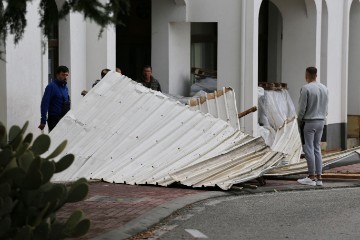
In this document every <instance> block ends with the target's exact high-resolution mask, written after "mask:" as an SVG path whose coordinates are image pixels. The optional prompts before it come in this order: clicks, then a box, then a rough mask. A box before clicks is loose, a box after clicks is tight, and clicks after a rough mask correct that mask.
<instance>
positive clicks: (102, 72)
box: [100, 68, 111, 78]
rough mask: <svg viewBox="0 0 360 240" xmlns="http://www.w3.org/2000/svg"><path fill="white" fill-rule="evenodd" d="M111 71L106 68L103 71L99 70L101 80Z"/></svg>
mask: <svg viewBox="0 0 360 240" xmlns="http://www.w3.org/2000/svg"><path fill="white" fill-rule="evenodd" d="M110 71H111V70H110V69H107V68H105V69H103V70H101V73H100V74H101V78H104V77H105V75H106V74H107V73H108V72H110Z"/></svg>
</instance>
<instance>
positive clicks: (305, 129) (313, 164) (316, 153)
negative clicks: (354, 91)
mask: <svg viewBox="0 0 360 240" xmlns="http://www.w3.org/2000/svg"><path fill="white" fill-rule="evenodd" d="M316 78H317V69H316V68H315V67H308V68H307V69H306V72H305V80H306V82H307V84H306V85H304V86H303V87H302V88H301V90H300V100H299V111H298V121H299V126H300V130H301V139H302V143H303V149H304V153H305V158H306V161H307V165H308V174H309V176H308V177H306V178H303V179H299V180H298V182H299V183H300V184H304V185H311V186H316V185H317V186H322V179H321V174H322V156H321V148H320V141H321V137H322V133H323V129H324V125H325V119H326V116H327V113H328V102H329V99H328V89H327V88H326V87H325V85H323V84H321V83H320V82H318V81H316Z"/></svg>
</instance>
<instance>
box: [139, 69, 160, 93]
mask: <svg viewBox="0 0 360 240" xmlns="http://www.w3.org/2000/svg"><path fill="white" fill-rule="evenodd" d="M138 82H139V83H141V84H142V85H144V86H145V87H148V88H151V89H152V90H155V91H159V92H161V87H160V83H159V81H158V80H156V79H155V78H154V77H153V76H152V69H151V66H145V67H144V68H143V75H142V76H141V78H140V80H139V81H138Z"/></svg>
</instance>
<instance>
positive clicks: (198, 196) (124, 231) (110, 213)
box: [58, 164, 360, 240]
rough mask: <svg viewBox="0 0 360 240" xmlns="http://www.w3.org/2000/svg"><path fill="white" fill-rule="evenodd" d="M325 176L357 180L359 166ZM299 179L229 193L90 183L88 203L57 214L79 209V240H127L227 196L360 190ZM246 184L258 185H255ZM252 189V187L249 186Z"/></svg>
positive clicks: (339, 182) (345, 183)
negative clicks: (82, 220)
mask: <svg viewBox="0 0 360 240" xmlns="http://www.w3.org/2000/svg"><path fill="white" fill-rule="evenodd" d="M327 172H328V174H342V175H339V176H340V177H341V176H349V174H354V175H356V176H360V174H359V173H360V164H356V165H352V166H347V167H341V168H337V169H332V170H331V171H327ZM300 177H302V176H288V177H283V178H278V179H272V180H269V179H268V180H266V185H265V186H261V187H254V188H249V186H248V187H246V188H243V187H242V186H241V185H240V186H235V187H233V188H232V189H231V190H230V191H227V192H224V191H209V190H195V189H184V188H166V187H156V186H130V185H124V184H112V183H104V182H92V183H90V191H89V195H88V197H87V199H86V200H85V201H82V202H78V203H74V204H67V205H65V206H64V208H63V209H61V211H60V212H59V213H58V216H59V218H67V217H68V216H69V215H70V214H71V212H72V211H74V210H75V209H82V210H83V211H84V212H85V214H86V216H87V217H88V218H89V219H90V220H91V228H90V231H89V232H88V234H87V235H86V236H84V237H82V238H80V239H116V240H118V239H127V238H129V237H131V236H133V235H136V234H138V233H140V232H143V231H145V230H146V229H148V228H149V227H151V226H153V225H155V224H157V223H158V222H160V221H161V220H162V219H164V218H166V217H167V216H169V215H170V214H172V213H173V212H175V211H176V210H178V209H181V208H183V207H185V206H187V205H189V204H192V203H195V202H198V201H201V200H205V199H209V198H214V197H221V196H227V195H238V194H256V193H264V192H280V191H301V190H322V189H333V188H344V187H360V180H359V178H358V179H355V180H349V179H348V180H346V179H344V177H342V179H341V178H339V177H337V178H335V179H332V178H329V179H324V187H311V186H304V185H300V184H298V183H297V182H296V179H297V178H300ZM249 184H252V185H257V182H256V181H253V182H250V183H249ZM250 187H251V186H250Z"/></svg>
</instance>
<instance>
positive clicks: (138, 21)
mask: <svg viewBox="0 0 360 240" xmlns="http://www.w3.org/2000/svg"><path fill="white" fill-rule="evenodd" d="M123 19H124V23H125V25H124V26H122V25H118V26H116V66H117V67H119V68H120V69H121V71H122V73H123V74H124V75H126V76H128V77H130V78H132V79H134V80H137V79H139V78H140V76H141V74H142V68H143V66H145V65H151V1H149V0H131V8H130V14H129V15H128V16H125V17H123Z"/></svg>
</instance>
